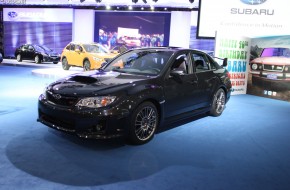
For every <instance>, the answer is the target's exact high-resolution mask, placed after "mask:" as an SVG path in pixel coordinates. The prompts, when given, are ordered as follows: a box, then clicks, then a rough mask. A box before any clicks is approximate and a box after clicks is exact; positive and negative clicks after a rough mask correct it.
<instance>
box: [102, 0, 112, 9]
mask: <svg viewBox="0 0 290 190" xmlns="http://www.w3.org/2000/svg"><path fill="white" fill-rule="evenodd" d="M99 1H100V0H99ZM106 9H111V6H110V5H107V6H106Z"/></svg>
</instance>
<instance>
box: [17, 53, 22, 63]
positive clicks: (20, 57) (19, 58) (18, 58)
mask: <svg viewBox="0 0 290 190" xmlns="http://www.w3.org/2000/svg"><path fill="white" fill-rule="evenodd" d="M16 60H17V61H18V62H21V61H22V56H21V54H17V55H16Z"/></svg>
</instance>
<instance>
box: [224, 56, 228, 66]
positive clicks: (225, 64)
mask: <svg viewBox="0 0 290 190" xmlns="http://www.w3.org/2000/svg"><path fill="white" fill-rule="evenodd" d="M227 65H228V58H224V60H223V67H226V66H227Z"/></svg>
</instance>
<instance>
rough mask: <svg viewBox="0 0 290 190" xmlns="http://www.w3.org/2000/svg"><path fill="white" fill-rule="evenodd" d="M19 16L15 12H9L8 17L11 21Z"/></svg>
mask: <svg viewBox="0 0 290 190" xmlns="http://www.w3.org/2000/svg"><path fill="white" fill-rule="evenodd" d="M17 16H18V14H17V12H15V11H11V12H8V17H9V18H10V19H15V18H16V17H17Z"/></svg>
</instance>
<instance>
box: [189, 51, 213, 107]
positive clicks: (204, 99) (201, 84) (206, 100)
mask: <svg viewBox="0 0 290 190" xmlns="http://www.w3.org/2000/svg"><path fill="white" fill-rule="evenodd" d="M191 60H192V62H193V70H194V72H195V73H196V77H197V88H198V90H197V94H198V97H199V98H198V99H197V101H198V102H197V103H198V104H199V105H200V106H201V107H206V106H208V105H209V104H210V103H211V102H210V101H211V96H212V94H213V91H214V90H215V87H216V84H217V82H218V77H217V76H216V75H215V73H214V72H213V71H214V70H215V68H213V64H211V62H210V61H211V59H208V57H207V55H206V54H204V53H202V52H198V51H192V52H191Z"/></svg>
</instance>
